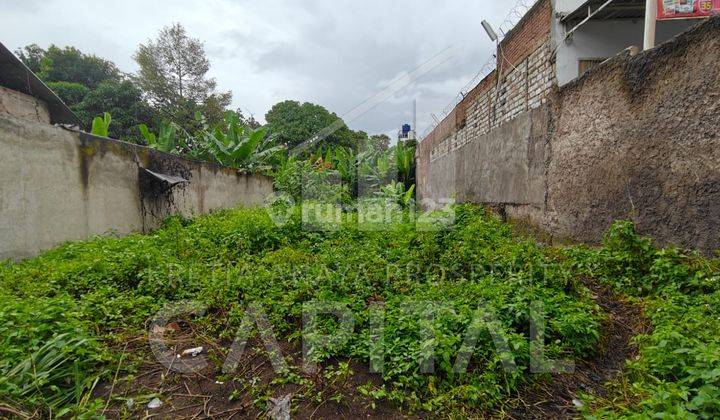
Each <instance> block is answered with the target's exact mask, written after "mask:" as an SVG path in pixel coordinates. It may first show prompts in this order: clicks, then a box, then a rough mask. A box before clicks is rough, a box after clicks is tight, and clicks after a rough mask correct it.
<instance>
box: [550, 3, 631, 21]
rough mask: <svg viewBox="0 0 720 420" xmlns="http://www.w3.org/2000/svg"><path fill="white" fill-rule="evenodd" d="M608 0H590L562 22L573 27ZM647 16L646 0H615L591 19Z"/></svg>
mask: <svg viewBox="0 0 720 420" xmlns="http://www.w3.org/2000/svg"><path fill="white" fill-rule="evenodd" d="M605 3H607V0H589V1H586V2H585V3H584V4H583V5H582V6H580V7H578V8H577V9H576V10H575V11H574V12H572V13H570V14H568V15H567V16H565V17H564V18H562V22H563V23H564V24H566V25H568V26H569V27H573V26H575V25H577V24H578V23H580V22H582V21H583V20H584V19H585V18H587V17H588V15H589V14H590V13H592V12H593V11H595V10H598V9H599V8H600V7H601V6H602V5H603V4H605ZM644 17H645V0H613V1H612V3H610V4H609V5H607V6H606V7H605V8H603V9H602V10H601V11H599V12H597V13H596V14H595V15H594V16H593V17H592V19H591V20H609V19H642V18H644Z"/></svg>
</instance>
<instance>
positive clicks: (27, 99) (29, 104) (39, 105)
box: [0, 86, 50, 124]
mask: <svg viewBox="0 0 720 420" xmlns="http://www.w3.org/2000/svg"><path fill="white" fill-rule="evenodd" d="M0 116H2V117H13V118H19V119H21V120H27V121H35V122H44V123H48V124H49V123H50V112H49V111H48V108H47V106H45V104H44V103H43V102H42V101H39V100H37V99H35V98H33V97H32V96H29V95H25V94H24V93H21V92H16V91H14V90H10V89H7V88H4V87H2V86H0Z"/></svg>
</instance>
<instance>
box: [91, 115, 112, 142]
mask: <svg viewBox="0 0 720 420" xmlns="http://www.w3.org/2000/svg"><path fill="white" fill-rule="evenodd" d="M111 122H112V117H111V116H110V113H109V112H106V113H104V114H103V116H102V117H95V119H93V122H92V130H91V133H92V134H93V135H95V136H100V137H108V136H109V135H110V123H111Z"/></svg>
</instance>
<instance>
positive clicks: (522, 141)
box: [417, 18, 720, 251]
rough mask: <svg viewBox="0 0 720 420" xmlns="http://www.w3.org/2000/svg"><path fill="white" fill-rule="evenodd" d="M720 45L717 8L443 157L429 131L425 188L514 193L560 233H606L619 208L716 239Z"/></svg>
mask: <svg viewBox="0 0 720 420" xmlns="http://www.w3.org/2000/svg"><path fill="white" fill-rule="evenodd" d="M719 51H720V18H714V19H711V20H710V21H708V22H705V23H704V24H702V25H700V26H698V27H696V28H694V29H692V30H690V31H688V32H686V33H685V34H682V35H680V36H679V37H677V38H675V39H674V40H672V41H670V42H668V43H666V44H664V45H662V46H660V47H658V48H656V49H654V50H651V51H647V52H643V53H640V54H637V55H635V56H633V55H631V54H630V52H624V53H622V54H620V55H618V56H617V57H615V58H613V59H612V60H609V61H608V62H606V63H605V64H603V65H601V66H599V67H597V68H595V69H594V70H592V71H590V72H589V73H587V74H585V75H584V76H583V77H581V78H580V79H578V80H577V81H575V82H574V83H571V84H569V85H566V86H565V87H563V88H562V89H560V90H558V91H555V92H553V93H551V94H550V95H549V97H548V99H549V103H548V104H547V105H546V106H544V107H542V108H541V109H539V110H535V111H531V112H526V113H523V114H521V115H520V116H519V117H517V118H516V120H513V121H511V122H510V123H508V124H510V125H513V126H518V127H520V128H521V129H507V128H503V127H500V128H498V129H495V130H493V131H491V132H489V133H487V134H485V135H478V136H474V137H473V138H472V139H471V141H469V142H468V143H467V144H466V145H464V146H462V147H460V148H458V149H457V150H451V149H450V150H449V153H448V154H447V155H446V156H444V157H443V158H442V159H439V160H434V161H433V159H432V158H431V157H430V156H431V151H432V150H433V149H436V148H437V147H439V146H438V144H437V143H438V142H437V141H433V142H431V143H425V142H424V141H423V142H421V143H420V146H419V151H418V174H417V178H418V193H419V195H420V197H419V198H420V199H421V201H422V200H425V203H426V204H427V203H429V201H428V200H433V201H436V202H437V201H440V200H441V199H443V198H451V197H456V198H457V199H458V200H459V201H465V202H480V203H491V204H499V205H503V206H504V207H505V210H506V212H507V214H508V215H509V216H511V217H515V218H525V219H527V220H529V221H530V222H531V223H533V224H534V225H537V226H539V227H541V228H542V229H543V230H546V231H548V232H549V233H551V234H552V235H553V236H555V237H562V238H567V239H573V240H580V241H586V242H595V241H597V240H599V239H600V237H601V235H602V233H603V232H604V231H605V230H606V229H607V228H608V226H610V224H611V223H612V221H613V220H616V219H632V220H634V221H635V222H636V224H637V226H638V229H639V230H640V231H641V232H642V233H644V234H649V235H652V236H653V237H654V238H655V239H656V240H658V241H659V242H660V243H663V244H667V243H673V244H676V245H680V246H684V247H692V248H698V249H701V250H704V251H711V250H714V249H717V248H719V247H720V206H718V204H717V203H719V202H720V138H718V135H719V130H718V127H720V68H719V67H718V62H720V61H719V59H720V57H719V53H718V52H719ZM503 130H504V134H503V133H502V132H501V131H503ZM458 135H459V133H450V134H449V135H448V136H447V137H446V139H445V140H444V141H446V142H450V141H452V140H451V139H452V138H453V136H458ZM432 143H435V144H432ZM503 144H505V145H506V146H505V147H502V145H503ZM478 151H479V152H478ZM508 151H510V152H508ZM468 156H474V157H473V159H472V162H468ZM446 168H452V169H453V171H452V172H451V171H448V170H446ZM518 171H519V172H518ZM513 174H515V175H514V176H513Z"/></svg>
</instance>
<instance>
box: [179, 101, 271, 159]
mask: <svg viewBox="0 0 720 420" xmlns="http://www.w3.org/2000/svg"><path fill="white" fill-rule="evenodd" d="M284 149H285V147H284V146H277V145H274V144H273V141H272V140H271V139H270V138H268V137H267V136H265V130H264V129H262V128H260V129H257V130H253V129H251V128H250V127H249V126H247V125H244V124H243V123H242V122H241V121H240V118H239V116H238V115H237V113H235V112H232V111H228V112H226V113H225V120H224V124H223V126H222V128H221V127H216V128H215V129H213V130H207V129H203V130H202V131H201V132H199V133H198V135H197V141H196V144H195V145H194V146H193V148H192V150H191V151H190V152H189V155H190V156H192V157H197V158H201V159H205V160H211V161H214V162H216V163H219V164H221V165H225V166H230V167H233V168H236V169H241V170H246V171H267V170H270V169H271V168H272V167H271V165H270V162H271V161H272V159H274V158H275V157H276V155H277V154H278V153H279V152H280V151H282V150H284Z"/></svg>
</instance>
